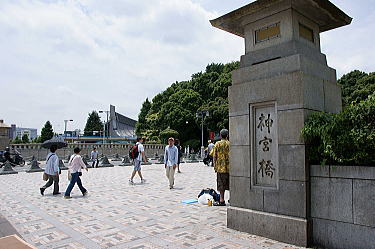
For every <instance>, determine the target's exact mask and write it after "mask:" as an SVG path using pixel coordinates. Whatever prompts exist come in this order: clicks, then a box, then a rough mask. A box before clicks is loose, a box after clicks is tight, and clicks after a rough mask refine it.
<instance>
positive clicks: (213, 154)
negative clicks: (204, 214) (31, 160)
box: [40, 129, 230, 206]
mask: <svg viewBox="0 0 375 249" xmlns="http://www.w3.org/2000/svg"><path fill="white" fill-rule="evenodd" d="M220 136H221V140H220V141H218V142H216V144H214V143H213V142H212V141H211V140H209V141H208V147H207V154H206V158H205V163H206V162H208V164H210V163H212V166H213V167H214V170H215V172H216V181H217V190H218V191H219V193H220V201H219V202H218V203H215V205H217V206H225V205H226V204H225V200H224V193H225V190H229V147H230V144H229V140H228V130H227V129H223V130H221V131H220ZM143 142H144V140H143V139H142V138H138V139H137V143H136V144H135V145H134V146H133V147H134V151H133V155H134V158H133V166H134V169H133V171H132V174H131V176H130V179H129V184H131V185H133V184H134V177H135V176H136V174H137V173H138V175H139V177H140V180H141V183H145V182H146V180H145V179H144V178H143V176H142V172H141V165H142V162H147V159H146V155H145V149H144V146H143ZM56 150H57V146H51V147H50V152H49V153H48V155H47V158H46V168H45V170H44V175H43V178H44V180H46V181H47V183H46V184H45V185H44V186H42V187H41V188H40V193H41V195H44V192H45V190H46V189H47V188H48V187H50V186H52V185H53V186H54V188H53V195H59V194H60V192H59V175H60V174H61V169H60V168H59V157H58V156H57V154H56ZM80 152H81V150H80V149H79V148H78V147H76V148H74V154H73V155H72V156H71V157H70V159H69V161H68V169H69V170H68V178H69V185H68V187H67V189H66V190H65V193H64V198H66V199H70V198H71V196H70V194H71V191H72V190H73V188H74V186H75V184H77V185H78V187H79V189H80V191H81V193H82V195H83V196H85V195H87V193H88V191H87V189H86V188H84V187H83V184H82V180H81V176H82V170H86V171H88V169H87V166H86V164H85V163H84V161H83V159H82V157H81V155H80ZM181 157H182V153H181V146H180V142H179V140H178V139H174V138H173V137H170V138H169V139H168V145H167V146H166V147H165V150H164V168H165V175H166V177H167V180H168V183H169V188H170V189H173V188H174V185H175V171H176V169H177V172H178V173H181V171H180V162H181ZM91 160H92V161H93V163H92V167H93V168H95V167H98V163H99V159H98V152H97V150H96V148H94V149H93V151H92V152H91Z"/></svg>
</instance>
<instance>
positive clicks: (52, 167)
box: [40, 145, 60, 195]
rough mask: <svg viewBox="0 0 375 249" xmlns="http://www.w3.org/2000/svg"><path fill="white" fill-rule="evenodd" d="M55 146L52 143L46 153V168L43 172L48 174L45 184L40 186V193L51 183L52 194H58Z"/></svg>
mask: <svg viewBox="0 0 375 249" xmlns="http://www.w3.org/2000/svg"><path fill="white" fill-rule="evenodd" d="M56 150H57V146H56V145H52V146H51V148H50V153H48V155H47V161H46V169H45V170H44V173H46V174H47V175H48V182H47V183H46V185H44V186H43V187H41V188H40V194H41V195H44V191H45V190H46V188H48V187H50V186H51V185H52V183H53V195H58V194H60V192H59V174H60V168H59V157H58V156H57V155H56V153H55V152H56Z"/></svg>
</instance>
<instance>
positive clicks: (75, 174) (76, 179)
mask: <svg viewBox="0 0 375 249" xmlns="http://www.w3.org/2000/svg"><path fill="white" fill-rule="evenodd" d="M80 152H81V149H80V148H78V147H76V148H74V154H73V155H72V156H71V157H70V160H69V165H68V167H69V170H70V173H71V175H72V178H71V179H70V184H69V186H68V188H67V189H66V191H65V196H64V198H65V199H70V198H71V197H70V192H72V189H73V187H74V185H75V184H76V183H77V185H78V187H79V189H80V190H81V192H82V194H83V195H84V196H85V195H86V194H87V193H88V192H87V190H86V189H85V188H84V187H83V186H82V181H81V178H80V176H81V175H82V169H86V171H88V169H87V167H86V164H85V163H84V162H83V160H82V157H81V156H80V155H79V153H80Z"/></svg>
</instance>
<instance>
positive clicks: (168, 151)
mask: <svg viewBox="0 0 375 249" xmlns="http://www.w3.org/2000/svg"><path fill="white" fill-rule="evenodd" d="M177 163H178V149H177V147H176V146H175V145H174V138H173V137H170V138H168V145H167V146H166V147H165V152H164V165H165V174H166V176H167V178H168V180H169V189H173V185H174V173H175V170H176V167H177Z"/></svg>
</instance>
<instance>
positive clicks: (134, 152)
mask: <svg viewBox="0 0 375 249" xmlns="http://www.w3.org/2000/svg"><path fill="white" fill-rule="evenodd" d="M138 155H139V152H138V144H135V145H133V146H132V147H131V148H130V150H129V157H130V158H131V159H136V158H137V157H138Z"/></svg>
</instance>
